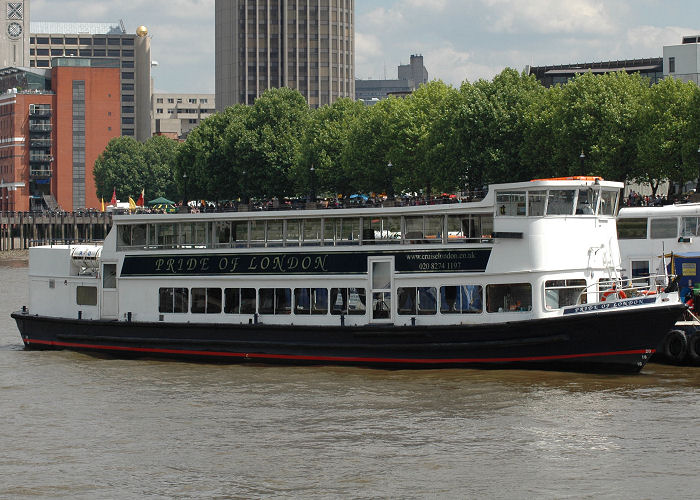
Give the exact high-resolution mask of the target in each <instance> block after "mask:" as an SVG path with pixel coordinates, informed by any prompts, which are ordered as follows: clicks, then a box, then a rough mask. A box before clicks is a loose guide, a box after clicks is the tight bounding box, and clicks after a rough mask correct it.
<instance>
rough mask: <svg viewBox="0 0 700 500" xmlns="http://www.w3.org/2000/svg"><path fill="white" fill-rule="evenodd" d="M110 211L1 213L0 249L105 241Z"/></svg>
mask: <svg viewBox="0 0 700 500" xmlns="http://www.w3.org/2000/svg"><path fill="white" fill-rule="evenodd" d="M111 227H112V214H111V213H110V212H97V211H85V212H0V251H3V250H24V249H27V248H29V247H34V246H39V245H70V244H80V243H91V242H96V241H102V240H104V238H105V236H106V235H107V232H108V231H109V229H110V228H111Z"/></svg>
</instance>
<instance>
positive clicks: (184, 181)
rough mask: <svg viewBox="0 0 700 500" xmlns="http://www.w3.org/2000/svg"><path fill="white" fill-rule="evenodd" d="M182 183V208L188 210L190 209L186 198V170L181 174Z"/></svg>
mask: <svg viewBox="0 0 700 500" xmlns="http://www.w3.org/2000/svg"><path fill="white" fill-rule="evenodd" d="M182 183H183V188H182V197H183V198H184V200H182V204H183V205H185V206H184V207H183V208H184V209H185V210H187V211H188V212H189V211H190V204H189V202H188V199H187V172H185V173H184V174H182Z"/></svg>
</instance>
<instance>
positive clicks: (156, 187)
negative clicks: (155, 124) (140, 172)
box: [143, 136, 179, 199]
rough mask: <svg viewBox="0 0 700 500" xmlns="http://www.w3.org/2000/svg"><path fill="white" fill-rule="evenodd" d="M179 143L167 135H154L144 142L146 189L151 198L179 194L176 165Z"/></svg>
mask: <svg viewBox="0 0 700 500" xmlns="http://www.w3.org/2000/svg"><path fill="white" fill-rule="evenodd" d="M178 148H179V143H178V142H177V141H174V140H173V139H170V138H168V137H165V136H154V137H151V138H150V139H148V140H147V141H146V142H145V143H144V144H143V156H144V160H145V162H146V172H145V173H144V177H145V178H144V179H143V181H144V189H145V192H146V196H147V197H148V198H149V199H154V198H158V197H161V196H162V197H165V198H168V199H174V198H175V197H177V194H178V187H177V182H176V181H175V165H176V158H177V152H178Z"/></svg>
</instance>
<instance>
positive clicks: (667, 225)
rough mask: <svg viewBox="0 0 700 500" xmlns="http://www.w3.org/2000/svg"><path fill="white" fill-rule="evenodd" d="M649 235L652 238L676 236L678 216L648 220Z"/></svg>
mask: <svg viewBox="0 0 700 500" xmlns="http://www.w3.org/2000/svg"><path fill="white" fill-rule="evenodd" d="M649 236H650V237H651V239H652V240H659V239H662V238H677V237H678V218H676V217H668V218H657V219H651V220H650V221H649Z"/></svg>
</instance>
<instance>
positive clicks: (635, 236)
mask: <svg viewBox="0 0 700 500" xmlns="http://www.w3.org/2000/svg"><path fill="white" fill-rule="evenodd" d="M647 222H648V221H647V219H646V218H642V217H639V218H636V217H635V218H632V219H618V221H617V238H618V239H620V240H645V239H646V238H647Z"/></svg>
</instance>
